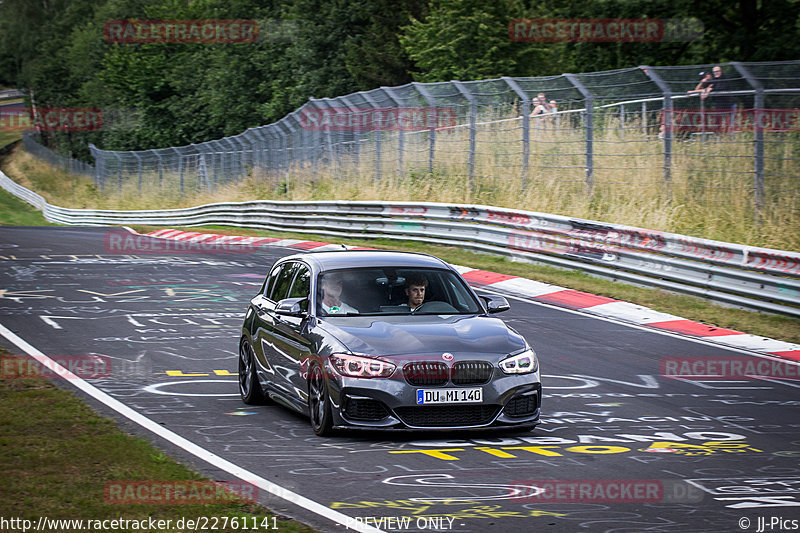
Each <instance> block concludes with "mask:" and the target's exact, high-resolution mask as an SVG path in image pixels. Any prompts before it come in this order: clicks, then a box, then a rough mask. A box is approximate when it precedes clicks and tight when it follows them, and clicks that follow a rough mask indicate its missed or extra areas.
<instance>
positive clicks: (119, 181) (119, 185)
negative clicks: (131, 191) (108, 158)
mask: <svg viewBox="0 0 800 533" xmlns="http://www.w3.org/2000/svg"><path fill="white" fill-rule="evenodd" d="M114 155H115V156H116V157H117V188H118V189H119V190H120V191H121V190H122V157H121V156H120V155H119V152H114Z"/></svg>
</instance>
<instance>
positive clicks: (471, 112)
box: [450, 80, 478, 191]
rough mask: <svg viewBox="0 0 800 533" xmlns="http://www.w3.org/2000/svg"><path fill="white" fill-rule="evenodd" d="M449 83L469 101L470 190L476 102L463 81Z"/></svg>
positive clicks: (468, 184)
mask: <svg viewBox="0 0 800 533" xmlns="http://www.w3.org/2000/svg"><path fill="white" fill-rule="evenodd" d="M450 83H452V84H453V85H455V86H456V89H458V92H460V93H461V95H462V96H463V97H464V98H466V99H467V101H468V102H469V162H468V172H469V182H468V183H467V187H468V188H469V190H470V191H472V190H473V189H474V186H473V180H474V178H475V149H476V146H475V143H476V133H477V126H476V123H477V119H478V102H477V100H475V97H474V96H472V94H471V93H470V92H469V91H468V90H467V87H466V85H465V84H464V83H463V82H460V81H456V80H452V81H451V82H450Z"/></svg>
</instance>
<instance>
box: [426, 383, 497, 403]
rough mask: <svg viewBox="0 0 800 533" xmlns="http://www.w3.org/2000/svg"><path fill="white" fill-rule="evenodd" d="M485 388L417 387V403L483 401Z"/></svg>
mask: <svg viewBox="0 0 800 533" xmlns="http://www.w3.org/2000/svg"><path fill="white" fill-rule="evenodd" d="M482 401H483V389H481V388H480V387H478V388H476V389H417V405H423V404H434V403H436V404H439V403H481V402H482Z"/></svg>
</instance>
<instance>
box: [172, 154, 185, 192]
mask: <svg viewBox="0 0 800 533" xmlns="http://www.w3.org/2000/svg"><path fill="white" fill-rule="evenodd" d="M172 150H173V151H174V152H175V154H177V156H178V174H179V175H180V188H181V196H183V157H181V153H180V151H178V149H177V148H175V147H173V148H172Z"/></svg>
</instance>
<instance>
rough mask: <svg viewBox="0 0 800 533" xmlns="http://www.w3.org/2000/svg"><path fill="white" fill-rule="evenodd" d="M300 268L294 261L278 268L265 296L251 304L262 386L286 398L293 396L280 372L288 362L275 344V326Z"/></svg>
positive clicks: (269, 280)
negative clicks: (280, 306)
mask: <svg viewBox="0 0 800 533" xmlns="http://www.w3.org/2000/svg"><path fill="white" fill-rule="evenodd" d="M299 266H300V264H299V263H297V262H294V261H290V262H285V263H281V264H278V265H276V266H275V267H274V268H273V270H272V272H270V275H269V277H268V278H267V281H266V283H265V284H264V290H263V293H262V294H260V295H259V296H257V297H256V298H254V299H253V300H252V302H251V304H252V305H253V307H254V308H255V311H256V312H255V317H254V319H253V332H252V336H253V341H254V342H253V348H254V350H255V352H256V358H257V359H258V362H259V363H260V364H259V365H258V367H259V368H258V374H259V378H260V380H261V382H262V383H267V390H277V391H278V392H281V393H282V394H284V395H286V394H291V393H292V390H291V388H287V387H286V386H285V382H286V378H285V377H284V376H282V374H281V372H280V368H281V367H282V366H285V359H284V358H282V357H280V354H279V353H278V351H277V347H276V343H275V323H276V320H277V318H278V316H277V314H276V313H275V306H276V305H277V303H278V301H280V300H282V299H284V298H286V297H287V295H288V294H289V289H290V288H291V285H292V281H293V280H294V276H295V274H296V273H297V269H298V268H299ZM276 365H278V366H277V367H276Z"/></svg>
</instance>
